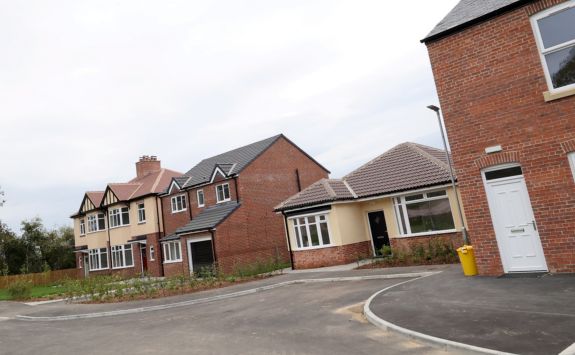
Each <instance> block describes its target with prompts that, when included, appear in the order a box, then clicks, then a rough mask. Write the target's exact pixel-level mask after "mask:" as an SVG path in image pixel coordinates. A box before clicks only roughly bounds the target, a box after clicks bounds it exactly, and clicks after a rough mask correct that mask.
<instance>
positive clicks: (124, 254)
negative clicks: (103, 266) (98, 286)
mask: <svg viewBox="0 0 575 355" xmlns="http://www.w3.org/2000/svg"><path fill="white" fill-rule="evenodd" d="M131 266H134V258H133V257H132V244H124V245H114V246H113V247H112V269H121V268H124V267H131Z"/></svg>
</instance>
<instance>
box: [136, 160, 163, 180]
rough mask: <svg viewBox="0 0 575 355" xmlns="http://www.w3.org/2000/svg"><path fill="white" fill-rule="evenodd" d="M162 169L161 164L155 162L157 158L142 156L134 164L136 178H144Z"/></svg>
mask: <svg viewBox="0 0 575 355" xmlns="http://www.w3.org/2000/svg"><path fill="white" fill-rule="evenodd" d="M161 169H162V165H161V162H160V161H159V160H157V156H155V155H152V156H149V155H142V156H141V157H140V159H139V161H138V162H137V163H136V176H137V177H138V178H141V177H144V176H146V175H148V174H150V173H155V172H157V171H160V170H161Z"/></svg>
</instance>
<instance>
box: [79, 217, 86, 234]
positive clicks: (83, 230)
mask: <svg viewBox="0 0 575 355" xmlns="http://www.w3.org/2000/svg"><path fill="white" fill-rule="evenodd" d="M85 235H86V221H85V219H84V218H80V237H83V236H85Z"/></svg>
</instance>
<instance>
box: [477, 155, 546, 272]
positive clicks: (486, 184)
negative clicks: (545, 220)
mask: <svg viewBox="0 0 575 355" xmlns="http://www.w3.org/2000/svg"><path fill="white" fill-rule="evenodd" d="M515 167H520V168H521V169H523V167H522V166H521V164H519V163H508V164H501V165H496V166H490V167H487V168H485V169H482V170H481V179H482V180H483V189H484V191H485V198H486V199H487V205H488V207H489V217H490V219H491V226H492V227H493V232H494V233H495V241H496V242H497V249H498V250H499V259H500V260H501V265H502V266H503V272H504V273H506V274H507V273H522V272H536V271H534V270H526V271H509V265H508V263H507V256H508V254H507V253H506V251H505V249H504V247H503V243H502V241H500V237H499V236H498V233H497V226H496V225H495V221H494V218H493V216H494V213H493V206H492V203H491V202H490V200H489V199H490V197H489V194H490V190H489V189H490V186H489V181H496V182H506V181H513V180H522V181H523V184H525V191H526V193H527V200H528V202H529V207H530V208H531V213H532V214H533V220H534V221H535V225H537V221H536V220H535V212H533V204H532V203H531V197H530V196H529V190H528V189H527V183H526V181H525V175H524V174H523V171H522V172H521V175H514V176H508V177H504V178H499V179H494V180H487V178H486V177H485V173H487V172H490V171H497V170H502V169H507V168H515ZM534 233H535V234H536V237H537V239H538V241H539V247H540V248H541V256H542V258H543V267H544V270H537V271H549V267H548V266H547V259H546V257H545V251H544V250H543V245H542V243H541V235H540V234H539V228H537V229H536V230H534Z"/></svg>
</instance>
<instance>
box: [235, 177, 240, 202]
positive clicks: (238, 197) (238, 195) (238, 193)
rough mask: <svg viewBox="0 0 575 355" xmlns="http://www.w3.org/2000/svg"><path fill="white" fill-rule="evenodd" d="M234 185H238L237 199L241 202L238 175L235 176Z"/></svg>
mask: <svg viewBox="0 0 575 355" xmlns="http://www.w3.org/2000/svg"><path fill="white" fill-rule="evenodd" d="M234 186H235V187H236V201H237V202H238V203H240V191H239V190H238V176H237V175H236V176H234Z"/></svg>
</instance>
